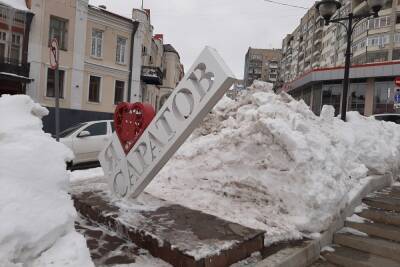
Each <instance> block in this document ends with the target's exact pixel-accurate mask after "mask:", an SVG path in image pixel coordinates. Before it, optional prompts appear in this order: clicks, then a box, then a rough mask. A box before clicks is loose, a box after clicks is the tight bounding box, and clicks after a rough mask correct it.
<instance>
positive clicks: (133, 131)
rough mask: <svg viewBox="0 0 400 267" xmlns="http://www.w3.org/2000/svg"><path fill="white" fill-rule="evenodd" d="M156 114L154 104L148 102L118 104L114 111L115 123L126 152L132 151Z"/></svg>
mask: <svg viewBox="0 0 400 267" xmlns="http://www.w3.org/2000/svg"><path fill="white" fill-rule="evenodd" d="M155 115H156V112H155V110H154V108H153V106H152V105H150V104H148V103H134V104H131V103H125V102H123V103H120V104H118V106H117V107H116V109H115V112H114V125H115V132H116V133H117V135H118V138H119V141H120V142H121V145H122V148H123V149H124V152H125V154H128V153H129V151H131V149H132V147H133V146H134V145H135V143H136V142H137V141H138V140H139V138H140V136H141V135H142V134H143V132H144V130H146V128H147V126H149V124H150V122H151V121H152V120H153V118H154V117H155Z"/></svg>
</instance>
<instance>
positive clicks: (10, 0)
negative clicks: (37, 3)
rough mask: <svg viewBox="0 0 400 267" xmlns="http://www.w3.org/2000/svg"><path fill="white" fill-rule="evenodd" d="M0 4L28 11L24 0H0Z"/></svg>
mask: <svg viewBox="0 0 400 267" xmlns="http://www.w3.org/2000/svg"><path fill="white" fill-rule="evenodd" d="M0 4H4V5H6V6H9V7H12V8H15V9H18V10H22V11H29V9H28V7H27V6H26V2H25V0H0Z"/></svg>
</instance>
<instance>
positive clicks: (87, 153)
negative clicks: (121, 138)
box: [60, 120, 114, 165]
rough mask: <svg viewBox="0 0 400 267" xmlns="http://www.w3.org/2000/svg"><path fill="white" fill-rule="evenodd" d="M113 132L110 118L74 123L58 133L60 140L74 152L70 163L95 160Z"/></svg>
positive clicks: (112, 123)
mask: <svg viewBox="0 0 400 267" xmlns="http://www.w3.org/2000/svg"><path fill="white" fill-rule="evenodd" d="M113 132H114V122H113V121H111V120H102V121H90V122H83V123H79V124H76V125H74V126H72V127H70V128H68V129H66V130H64V131H62V132H61V133H60V142H61V143H63V144H64V145H66V146H67V147H69V148H70V149H71V150H72V151H73V152H74V154H75V158H74V159H73V161H72V162H71V164H72V165H76V164H80V163H87V162H95V161H97V160H98V159H97V157H98V156H99V153H100V152H101V150H102V149H103V148H104V147H105V146H106V144H107V142H108V141H109V140H110V138H111V135H112V133H113Z"/></svg>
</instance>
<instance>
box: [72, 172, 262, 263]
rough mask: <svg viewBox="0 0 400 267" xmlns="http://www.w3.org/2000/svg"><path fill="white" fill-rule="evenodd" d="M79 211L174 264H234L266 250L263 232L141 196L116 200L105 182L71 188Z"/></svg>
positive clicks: (85, 182)
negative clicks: (135, 198) (133, 198)
mask: <svg viewBox="0 0 400 267" xmlns="http://www.w3.org/2000/svg"><path fill="white" fill-rule="evenodd" d="M72 196H73V199H74V203H75V207H76V209H77V210H78V212H79V213H80V214H81V215H83V216H84V217H86V218H88V219H90V220H91V221H94V222H96V223H98V224H101V225H104V226H105V227H107V228H109V229H111V230H112V231H113V232H115V233H117V234H118V235H119V236H120V237H123V238H125V239H127V240H129V241H132V242H133V243H135V244H136V245H137V246H139V247H141V248H143V249H146V250H148V251H149V252H150V254H152V255H153V256H154V257H157V258H160V259H162V260H164V261H166V262H168V263H170V264H172V265H173V266H187V267H191V266H196V267H200V266H201V267H202V266H204V267H213V266H230V265H231V264H233V263H236V262H238V261H241V260H243V259H246V258H248V257H249V256H251V254H253V253H254V252H261V251H262V250H263V248H264V232H263V231H260V230H256V229H250V228H247V227H244V226H241V225H238V224H235V223H231V222H228V221H225V220H222V219H219V218H217V217H215V216H212V215H209V214H205V213H202V212H200V211H196V210H191V209H188V208H185V207H183V206H180V205H174V204H171V203H168V202H166V201H163V200H161V199H158V198H155V197H153V196H151V195H149V194H143V195H142V196H141V197H140V198H139V199H138V200H117V199H113V198H112V196H111V195H110V193H109V190H108V187H107V184H106V183H105V181H104V180H102V179H92V180H87V181H81V182H79V183H75V184H73V185H72Z"/></svg>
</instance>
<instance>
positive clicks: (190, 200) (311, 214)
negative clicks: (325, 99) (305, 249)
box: [146, 82, 400, 243]
mask: <svg viewBox="0 0 400 267" xmlns="http://www.w3.org/2000/svg"><path fill="white" fill-rule="evenodd" d="M399 164H400V127H399V126H397V125H395V124H393V123H386V122H380V121H375V120H373V119H371V118H366V117H363V116H361V115H359V114H358V113H355V112H349V113H348V122H346V123H345V122H343V121H341V120H339V119H338V118H336V117H334V110H333V107H330V106H325V107H324V108H323V110H322V114H321V116H316V115H315V114H314V113H313V112H312V111H311V110H310V109H309V107H308V106H307V105H306V104H305V103H304V102H303V101H296V100H295V99H293V98H292V97H291V96H289V95H288V94H286V93H282V94H279V95H277V94H275V93H274V92H273V91H272V85H271V84H268V83H262V82H256V83H255V84H254V85H253V86H252V87H251V88H249V90H247V91H245V92H243V93H242V95H241V96H240V98H239V100H238V101H233V100H230V99H229V98H226V97H225V98H223V99H222V100H221V101H220V102H219V103H218V104H217V106H216V107H215V109H214V111H213V112H212V113H211V114H210V115H209V116H208V117H207V118H206V119H205V121H204V123H203V125H202V126H201V127H200V128H199V129H197V130H196V131H195V132H194V133H193V135H192V137H191V138H190V139H189V140H188V141H187V142H186V143H185V144H184V145H183V146H182V147H181V148H180V149H179V150H178V152H177V153H176V154H175V155H174V157H173V158H172V159H171V160H170V161H169V162H168V164H167V165H166V166H165V167H164V168H163V169H162V171H161V172H160V173H159V174H158V176H157V177H156V179H154V181H153V182H152V183H151V184H150V185H149V187H148V188H147V190H146V191H147V192H149V193H151V194H153V195H155V196H157V197H160V198H163V199H166V200H168V201H171V202H175V203H178V204H181V205H184V206H187V207H189V208H193V209H198V210H201V211H204V212H207V213H210V214H213V215H216V216H219V217H221V218H224V219H226V220H229V221H233V222H236V223H239V224H243V225H245V226H248V227H252V228H258V229H263V230H266V243H273V242H277V241H281V240H289V239H297V238H301V237H302V236H304V235H305V234H306V235H309V234H312V233H318V232H321V231H323V230H325V229H327V228H328V226H329V224H330V222H331V221H332V220H333V218H334V216H336V215H337V214H338V212H340V210H341V209H343V208H344V207H345V205H346V203H347V201H348V198H349V197H348V193H349V191H350V190H351V189H354V188H355V187H357V185H360V183H363V182H365V181H366V179H370V178H369V177H368V176H370V175H374V174H384V173H390V172H391V173H395V172H397V169H398V167H399V166H400V165H399ZM311 236H313V235H311Z"/></svg>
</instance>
